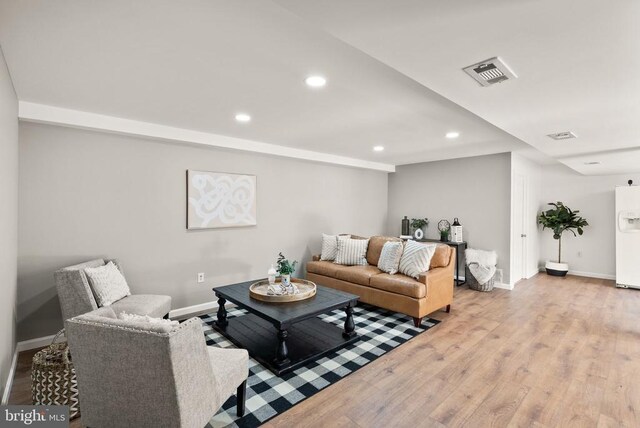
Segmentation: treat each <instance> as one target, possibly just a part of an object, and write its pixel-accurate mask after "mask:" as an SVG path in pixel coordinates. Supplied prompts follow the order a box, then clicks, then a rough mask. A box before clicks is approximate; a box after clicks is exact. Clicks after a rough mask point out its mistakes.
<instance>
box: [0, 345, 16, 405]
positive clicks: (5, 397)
mask: <svg viewBox="0 0 640 428" xmlns="http://www.w3.org/2000/svg"><path fill="white" fill-rule="evenodd" d="M17 365H18V347H17V346H16V350H15V351H14V352H13V359H12V360H11V369H10V370H9V375H8V376H7V383H6V384H5V386H4V391H2V402H1V403H0V404H1V405H3V406H6V405H7V403H8V402H9V396H10V395H11V387H12V386H13V378H14V377H15V375H16V366H17Z"/></svg>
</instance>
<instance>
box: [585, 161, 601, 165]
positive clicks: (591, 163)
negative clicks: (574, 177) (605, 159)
mask: <svg viewBox="0 0 640 428" xmlns="http://www.w3.org/2000/svg"><path fill="white" fill-rule="evenodd" d="M584 164H585V165H600V162H598V161H591V162H585V163H584Z"/></svg>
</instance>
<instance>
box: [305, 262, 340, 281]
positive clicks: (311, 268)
mask: <svg viewBox="0 0 640 428" xmlns="http://www.w3.org/2000/svg"><path fill="white" fill-rule="evenodd" d="M340 267H342V266H340V265H337V264H335V263H333V262H327V261H317V262H307V272H309V273H315V274H317V275H324V276H330V277H332V278H335V276H336V272H337V271H338V268H340Z"/></svg>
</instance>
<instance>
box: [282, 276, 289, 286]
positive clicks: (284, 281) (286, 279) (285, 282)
mask: <svg viewBox="0 0 640 428" xmlns="http://www.w3.org/2000/svg"><path fill="white" fill-rule="evenodd" d="M280 282H281V283H282V287H289V286H290V285H291V275H280Z"/></svg>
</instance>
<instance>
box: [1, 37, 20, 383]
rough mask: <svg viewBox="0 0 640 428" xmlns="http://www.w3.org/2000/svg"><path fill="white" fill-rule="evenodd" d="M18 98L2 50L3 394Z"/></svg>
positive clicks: (10, 346)
mask: <svg viewBox="0 0 640 428" xmlns="http://www.w3.org/2000/svg"><path fill="white" fill-rule="evenodd" d="M17 253H18V99H17V97H16V93H15V91H14V90H13V84H12V83H11V76H9V70H8V69H7V65H6V63H5V60H4V55H3V54H2V49H0V293H1V295H2V297H0V391H2V393H4V387H5V384H6V382H7V377H8V374H9V370H10V368H11V359H12V358H13V352H14V349H15V344H16V287H17V282H16V281H17V280H16V278H17V268H16V259H17Z"/></svg>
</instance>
